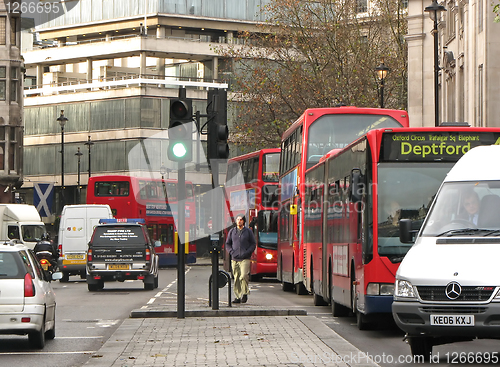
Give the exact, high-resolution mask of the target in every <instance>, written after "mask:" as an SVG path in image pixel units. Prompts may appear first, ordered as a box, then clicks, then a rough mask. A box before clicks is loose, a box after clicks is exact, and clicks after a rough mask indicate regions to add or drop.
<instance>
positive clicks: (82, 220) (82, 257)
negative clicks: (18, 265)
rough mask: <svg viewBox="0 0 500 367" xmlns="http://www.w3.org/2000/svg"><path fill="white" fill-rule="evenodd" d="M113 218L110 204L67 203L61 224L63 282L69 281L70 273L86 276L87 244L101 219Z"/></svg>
mask: <svg viewBox="0 0 500 367" xmlns="http://www.w3.org/2000/svg"><path fill="white" fill-rule="evenodd" d="M109 218H113V214H112V213H111V208H110V207H109V205H91V204H81V205H66V206H65V207H64V208H63V211H62V214H61V222H60V224H59V235H58V246H59V254H60V257H59V270H60V271H61V272H62V273H63V277H62V279H61V282H67V281H68V280H69V276H70V275H80V277H81V278H82V279H85V278H86V271H85V268H86V256H87V245H88V243H89V241H90V237H91V236H92V233H93V232H94V227H95V226H96V225H98V224H99V219H109Z"/></svg>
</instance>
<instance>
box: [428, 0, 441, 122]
mask: <svg viewBox="0 0 500 367" xmlns="http://www.w3.org/2000/svg"><path fill="white" fill-rule="evenodd" d="M424 11H425V12H427V13H429V17H430V18H431V19H432V20H433V21H434V28H433V29H432V34H433V36H434V126H439V70H440V68H439V60H438V51H439V50H438V17H439V14H440V13H441V12H442V11H446V8H445V7H444V6H443V5H439V4H438V3H437V1H436V0H432V3H431V5H429V6H428V7H426V8H425V9H424Z"/></svg>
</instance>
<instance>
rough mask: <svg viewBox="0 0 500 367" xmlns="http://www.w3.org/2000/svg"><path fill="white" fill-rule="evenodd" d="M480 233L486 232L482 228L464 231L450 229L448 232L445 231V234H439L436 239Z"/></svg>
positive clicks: (465, 229)
mask: <svg viewBox="0 0 500 367" xmlns="http://www.w3.org/2000/svg"><path fill="white" fill-rule="evenodd" d="M479 231H484V229H480V228H462V229H449V230H447V231H444V232H443V233H440V234H438V235H437V236H436V237H441V236H444V235H446V234H447V235H448V236H454V235H458V234H467V233H469V234H472V233H477V232H479Z"/></svg>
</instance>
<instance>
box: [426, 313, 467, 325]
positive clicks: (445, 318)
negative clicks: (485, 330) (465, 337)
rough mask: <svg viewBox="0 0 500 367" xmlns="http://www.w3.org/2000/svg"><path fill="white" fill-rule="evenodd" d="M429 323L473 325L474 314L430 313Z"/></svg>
mask: <svg viewBox="0 0 500 367" xmlns="http://www.w3.org/2000/svg"><path fill="white" fill-rule="evenodd" d="M431 325H435V326H474V315H431Z"/></svg>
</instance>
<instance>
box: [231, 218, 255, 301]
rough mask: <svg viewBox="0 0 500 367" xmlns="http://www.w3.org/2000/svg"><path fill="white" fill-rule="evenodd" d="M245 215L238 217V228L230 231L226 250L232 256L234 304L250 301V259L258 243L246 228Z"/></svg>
mask: <svg viewBox="0 0 500 367" xmlns="http://www.w3.org/2000/svg"><path fill="white" fill-rule="evenodd" d="M245 223H246V219H245V216H243V215H238V216H237V217H236V227H234V228H233V229H231V230H230V231H229V234H228V236H227V240H226V250H227V252H229V255H231V267H232V269H233V277H234V295H235V297H236V298H235V300H234V301H233V303H245V302H246V301H247V299H248V293H249V289H248V278H249V275H248V274H249V273H250V257H251V256H252V253H253V252H254V250H255V246H256V242H255V237H254V235H253V232H252V231H251V230H250V229H249V228H247V227H245Z"/></svg>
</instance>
